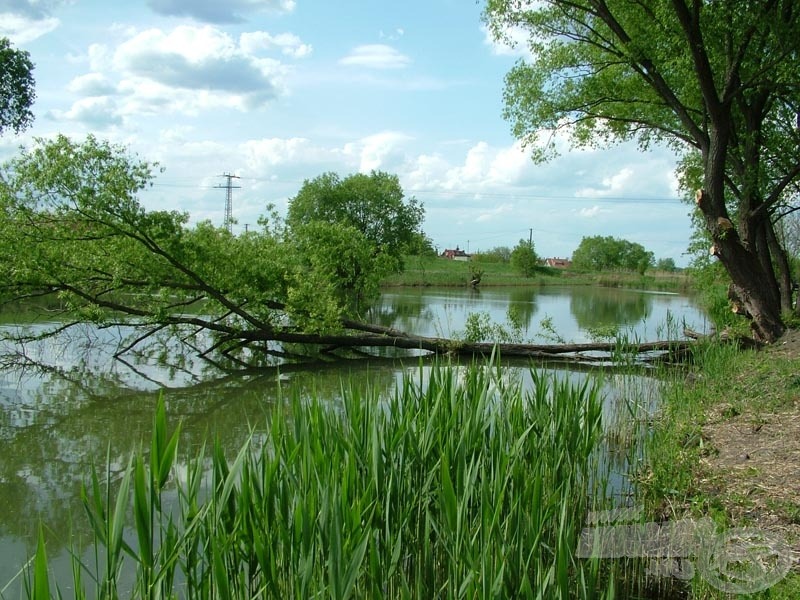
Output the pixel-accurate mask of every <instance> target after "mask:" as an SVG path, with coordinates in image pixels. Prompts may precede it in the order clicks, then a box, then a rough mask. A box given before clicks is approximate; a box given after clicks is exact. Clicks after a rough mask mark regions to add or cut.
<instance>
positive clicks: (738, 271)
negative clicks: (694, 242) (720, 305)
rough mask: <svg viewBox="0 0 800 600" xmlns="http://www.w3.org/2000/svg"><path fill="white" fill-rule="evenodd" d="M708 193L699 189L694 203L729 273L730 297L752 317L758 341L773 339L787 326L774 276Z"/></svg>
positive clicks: (752, 325)
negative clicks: (701, 214)
mask: <svg viewBox="0 0 800 600" xmlns="http://www.w3.org/2000/svg"><path fill="white" fill-rule="evenodd" d="M709 196H710V195H709V194H708V193H707V192H706V191H705V190H699V191H698V193H697V205H698V207H699V208H700V210H701V211H702V212H703V215H704V216H705V220H706V226H707V228H708V230H709V232H710V233H711V238H712V239H713V240H714V255H715V256H717V257H718V258H719V259H720V261H721V262H722V264H723V265H724V266H725V269H726V270H727V271H728V274H729V275H730V277H731V281H732V284H731V292H732V295H733V297H735V299H736V300H737V301H738V302H739V303H740V305H741V307H742V308H743V309H744V312H745V314H746V315H747V316H748V317H749V318H750V319H752V323H751V324H750V327H751V329H752V331H753V337H755V339H756V340H758V341H761V342H766V343H772V342H774V341H776V340H777V339H778V338H779V337H780V336H781V335H782V334H783V332H784V331H785V329H786V328H785V326H784V324H783V322H782V321H781V302H780V297H779V295H778V294H777V292H776V289H775V286H774V276H773V277H772V278H770V277H769V276H768V275H767V274H766V273H765V272H764V268H763V266H762V264H761V261H760V260H759V257H758V256H757V255H756V253H755V252H753V251H752V250H751V249H750V248H748V247H746V246H745V245H744V244H743V243H742V241H741V240H740V239H739V234H738V233H737V232H736V229H735V228H734V227H733V226H732V224H731V222H730V220H729V219H728V218H727V213H726V212H724V204H722V205H721V204H720V202H719V201H717V202H714V200H713V198H711V197H709ZM720 206H722V209H720Z"/></svg>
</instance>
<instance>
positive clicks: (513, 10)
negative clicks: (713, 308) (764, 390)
mask: <svg viewBox="0 0 800 600" xmlns="http://www.w3.org/2000/svg"><path fill="white" fill-rule="evenodd" d="M485 16H486V19H487V21H488V23H489V25H490V27H491V29H492V31H493V32H494V34H495V35H496V36H497V37H498V38H504V39H506V40H509V39H511V37H510V36H511V32H512V31H519V30H523V31H526V32H527V33H528V46H529V50H530V56H531V59H530V60H529V61H520V62H518V63H517V65H516V66H515V67H514V68H513V69H512V70H511V71H510V72H509V74H508V75H507V78H506V90H505V116H506V117H507V118H508V119H509V120H510V121H511V123H512V127H513V131H514V133H515V135H516V136H518V137H519V138H521V139H522V140H524V141H525V143H526V144H527V147H528V148H530V149H531V151H532V152H533V155H534V157H535V158H537V159H545V158H547V157H548V156H551V155H552V146H551V145H549V144H547V143H546V141H547V131H548V130H550V131H554V130H566V131H569V133H570V135H571V138H572V140H573V142H574V143H575V144H578V145H586V144H601V143H604V142H609V141H614V140H631V139H636V140H638V141H639V143H640V144H641V145H642V146H643V147H647V146H649V145H650V144H651V143H654V142H663V143H666V144H668V145H669V146H671V147H672V148H673V149H675V150H676V151H677V152H678V153H679V155H680V156H681V163H680V169H679V174H680V176H681V179H682V181H683V182H684V183H685V184H686V185H687V186H691V187H696V186H699V187H701V188H702V192H699V193H698V194H697V208H698V210H699V213H700V215H701V217H702V222H703V224H704V226H705V228H706V229H707V231H708V234H709V236H710V238H711V240H710V241H711V244H713V245H712V252H714V254H715V255H716V256H717V257H718V258H719V259H720V261H721V262H722V263H723V264H724V266H725V268H726V270H727V272H728V274H729V276H730V279H731V282H732V289H731V291H732V294H734V295H735V296H736V297H738V298H739V299H740V301H741V302H742V304H743V305H744V306H745V307H746V312H747V314H748V315H749V316H750V317H751V318H752V319H753V331H754V334H755V335H756V336H757V337H759V338H761V339H764V340H767V341H771V340H774V339H775V338H776V337H777V336H779V335H780V334H781V333H782V331H783V329H784V326H783V324H782V322H781V317H780V312H781V309H787V308H789V307H790V302H791V281H790V276H789V270H788V264H787V262H786V259H785V253H784V251H783V248H782V247H781V246H780V243H779V242H778V240H777V238H776V236H775V231H774V225H775V222H776V221H778V220H780V218H781V217H782V216H783V215H785V214H787V213H789V212H791V211H793V210H795V209H796V208H798V200H800V128H798V113H800V79H798V77H797V72H798V68H799V66H800V6H798V4H797V2H795V1H794V0H773V1H768V2H707V1H704V0H654V1H652V2H626V1H624V0H580V1H574V0H546V1H541V2H519V1H518V0H488V1H487V7H486V13H485Z"/></svg>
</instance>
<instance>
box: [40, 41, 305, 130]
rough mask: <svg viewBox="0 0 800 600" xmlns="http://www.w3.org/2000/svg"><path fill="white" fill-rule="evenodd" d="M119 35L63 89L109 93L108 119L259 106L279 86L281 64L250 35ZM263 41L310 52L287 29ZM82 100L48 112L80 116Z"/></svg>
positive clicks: (92, 54)
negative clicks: (263, 53) (111, 99)
mask: <svg viewBox="0 0 800 600" xmlns="http://www.w3.org/2000/svg"><path fill="white" fill-rule="evenodd" d="M126 33H127V34H128V37H127V39H124V40H123V41H122V42H121V43H120V44H119V45H118V46H117V47H116V48H108V47H107V46H104V45H100V44H93V45H91V46H89V49H88V53H87V56H86V60H88V63H89V66H90V69H91V72H89V73H86V74H84V75H80V76H78V77H76V78H74V79H73V80H72V82H71V83H70V84H69V86H68V90H69V91H71V92H72V93H74V94H76V95H79V96H83V97H102V96H108V95H116V97H117V103H118V104H117V105H116V107H115V109H114V112H113V114H114V115H115V116H116V117H120V116H123V117H133V116H136V115H153V116H155V115H163V114H170V113H183V114H187V115H197V114H199V113H200V111H202V110H205V109H209V108H230V109H234V110H240V111H244V110H249V109H257V108H260V107H263V106H265V105H267V104H269V103H270V102H271V101H273V100H274V99H275V98H277V97H278V96H280V95H281V94H283V93H284V91H285V85H284V77H285V75H286V73H287V71H288V68H287V67H286V66H285V65H283V64H282V63H281V62H280V61H278V60H276V59H273V58H268V57H262V56H257V55H256V54H254V51H255V50H256V48H257V46H258V43H259V40H260V43H262V45H263V43H264V42H265V41H267V39H266V38H263V37H261V38H259V36H258V35H256V36H253V37H249V38H248V37H246V36H245V37H243V38H242V39H241V40H239V41H237V40H235V39H234V38H231V36H229V35H228V34H227V33H225V32H223V31H220V30H219V29H216V28H214V27H211V26H202V27H196V26H187V25H181V26H178V27H176V28H174V29H172V30H169V31H164V30H161V29H155V28H152V29H147V30H144V31H131V30H127V31H126ZM267 35H268V34H267ZM269 42H270V43H271V44H272V45H273V47H274V48H276V49H277V48H281V49H282V50H283V51H284V52H287V53H293V54H294V55H295V56H298V55H302V54H303V53H304V52H307V51H310V50H307V49H306V48H305V46H304V45H303V44H302V43H301V42H300V41H299V39H298V38H296V37H294V36H292V35H291V34H280V35H278V36H274V37H270V38H269ZM86 105H87V103H85V102H82V101H79V102H78V103H77V104H75V105H74V106H73V108H72V109H71V110H70V111H68V112H58V111H52V112H51V116H53V117H54V118H64V119H75V118H78V116H81V118H83V117H82V115H83V112H82V110H81V107H84V106H86ZM109 105H110V104H109ZM106 114H107V113H106ZM105 122H106V123H110V122H112V121H110V120H108V119H106V121H105ZM113 123H114V124H116V123H117V121H116V119H115V120H113Z"/></svg>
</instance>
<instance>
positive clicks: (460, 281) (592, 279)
mask: <svg viewBox="0 0 800 600" xmlns="http://www.w3.org/2000/svg"><path fill="white" fill-rule="evenodd" d="M475 270H479V271H481V272H482V275H481V283H480V285H481V286H483V287H486V286H533V285H601V286H606V287H624V288H635V289H646V290H655V291H672V292H681V291H687V290H689V288H690V281H689V278H688V276H687V275H685V274H683V273H668V272H663V271H651V272H649V273H646V274H645V275H640V274H639V273H633V272H617V271H613V272H612V271H607V272H600V273H581V272H577V271H572V270H562V269H554V268H550V267H540V268H539V269H538V270H537V272H536V273H535V274H534V275H533V276H531V277H524V276H523V275H521V274H520V273H519V272H517V271H516V270H515V269H514V268H513V267H512V266H511V264H510V263H502V262H486V263H485V262H475V261H473V262H461V261H456V260H448V259H444V258H439V257H423V256H407V257H406V258H405V270H404V271H403V272H402V273H397V274H394V275H391V276H390V277H387V278H386V279H384V280H383V282H382V285H383V286H384V287H392V286H435V287H448V286H453V287H463V286H467V285H469V282H470V280H471V279H472V277H473V272H474V271H475Z"/></svg>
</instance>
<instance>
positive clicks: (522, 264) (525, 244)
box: [511, 240, 539, 277]
mask: <svg viewBox="0 0 800 600" xmlns="http://www.w3.org/2000/svg"><path fill="white" fill-rule="evenodd" d="M538 265H539V259H538V257H537V256H536V252H535V251H534V249H533V242H530V241H528V240H520V241H519V243H518V244H517V245H516V246H514V249H513V250H512V251H511V266H513V267H514V268H515V269H516V270H517V271H519V272H520V273H522V274H523V275H524V276H525V277H530V276H532V275H533V274H534V273H535V272H536V267H537V266H538Z"/></svg>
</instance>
